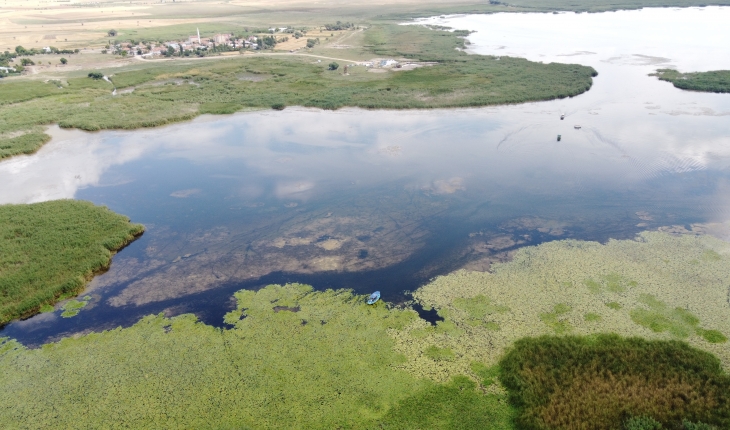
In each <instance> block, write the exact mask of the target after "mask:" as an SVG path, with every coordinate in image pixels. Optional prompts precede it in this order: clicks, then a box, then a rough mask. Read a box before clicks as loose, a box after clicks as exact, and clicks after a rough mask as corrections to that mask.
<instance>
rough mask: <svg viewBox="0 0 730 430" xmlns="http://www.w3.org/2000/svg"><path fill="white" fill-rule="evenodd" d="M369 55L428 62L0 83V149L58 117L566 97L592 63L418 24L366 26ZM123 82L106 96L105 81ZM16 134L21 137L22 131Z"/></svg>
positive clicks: (231, 62) (203, 67) (90, 119)
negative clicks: (489, 52) (373, 68)
mask: <svg viewBox="0 0 730 430" xmlns="http://www.w3.org/2000/svg"><path fill="white" fill-rule="evenodd" d="M365 33H366V34H367V35H366V36H365V40H366V41H367V42H368V43H370V44H372V50H373V55H389V56H395V57H404V58H406V59H410V60H413V61H415V60H423V61H429V62H433V63H434V64H433V65H430V66H425V67H418V68H415V69H413V70H398V69H393V70H389V69H380V71H382V72H384V73H370V72H369V71H367V69H366V68H365V67H364V66H354V67H350V69H349V73H348V74H344V73H343V70H342V69H344V65H345V64H347V63H345V64H343V65H342V67H341V68H340V69H339V70H328V63H329V61H322V62H321V63H318V62H317V60H316V59H315V58H312V57H307V56H296V55H289V54H282V55H255V56H236V57H235V58H231V59H228V60H221V61H207V60H203V61H194V60H191V61H187V62H184V61H171V62H162V63H161V62H150V63H141V65H140V67H139V68H137V69H135V70H130V71H124V72H119V71H117V72H114V70H110V71H104V72H105V73H106V74H108V75H109V76H110V77H111V79H112V81H113V84H111V83H109V82H106V81H104V80H94V79H91V78H88V77H67V78H65V79H63V80H51V81H48V82H39V81H30V82H29V81H25V80H17V81H13V80H10V81H8V82H0V150H1V151H2V152H0V154H2V155H1V156H10V155H13V154H21V153H28V152H31V151H32V150H34V149H35V148H37V147H38V146H40V145H41V144H42V143H43V142H44V139H46V138H44V137H42V134H40V133H39V132H38V127H39V126H42V125H49V124H53V123H58V124H59V125H60V126H61V127H69V128H79V129H82V130H89V131H94V130H101V129H134V128H140V127H152V126H159V125H164V124H168V123H171V122H175V121H182V120H187V119H190V118H193V117H195V116H196V115H199V114H202V113H214V114H223V113H233V112H236V111H239V110H242V109H250V108H267V109H269V108H272V107H274V108H278V109H282V108H284V107H285V106H288V105H299V106H308V107H317V108H322V109H338V108H341V107H344V106H354V107H362V108H368V109H426V108H448V107H467V106H486V105H497V104H506V103H521V102H527V101H536V100H550V99H555V98H563V97H570V96H575V95H578V94H581V93H583V92H585V91H587V90H588V89H589V88H590V87H591V85H592V77H593V76H595V74H596V72H595V70H594V69H593V68H591V67H585V66H580V65H572V64H556V63H551V64H542V63H535V62H530V61H527V60H525V59H520V58H510V57H501V58H496V57H490V56H478V55H467V54H465V53H463V52H459V51H457V50H455V48H457V47H460V46H463V40H462V39H460V38H459V35H460V33H451V32H446V31H437V30H429V29H426V28H423V27H420V26H394V25H387V26H377V27H374V28H371V29H368V30H366V31H365ZM115 86H116V88H117V89H118V90H123V89H127V90H128V91H132V90H133V91H132V92H128V93H125V94H119V95H116V96H113V95H112V89H113V88H114V87H115ZM21 136H26V137H23V138H20V137H21Z"/></svg>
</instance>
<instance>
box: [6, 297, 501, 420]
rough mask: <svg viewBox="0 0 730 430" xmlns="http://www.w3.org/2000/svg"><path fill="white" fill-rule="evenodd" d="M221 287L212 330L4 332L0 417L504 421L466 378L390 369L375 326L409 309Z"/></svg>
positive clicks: (192, 325)
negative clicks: (28, 342)
mask: <svg viewBox="0 0 730 430" xmlns="http://www.w3.org/2000/svg"><path fill="white" fill-rule="evenodd" d="M235 297H236V299H237V307H236V309H235V310H233V311H231V312H229V313H228V314H227V315H226V317H225V321H226V322H227V323H228V328H225V329H219V328H215V327H212V326H209V325H206V324H202V323H199V322H198V321H197V320H196V319H195V317H194V316H193V315H181V316H178V317H174V318H170V319H168V318H165V317H163V316H162V315H157V316H148V317H145V318H144V319H142V320H141V321H140V322H138V323H137V324H135V325H134V326H132V327H129V328H125V329H115V330H111V331H106V332H102V333H91V334H88V335H85V336H80V337H76V338H65V339H63V340H61V341H60V342H58V343H53V344H48V345H44V346H43V347H42V348H39V349H34V350H28V349H26V348H23V347H22V346H21V345H19V344H18V343H17V342H14V341H10V340H6V341H5V342H4V343H3V344H1V345H0V375H1V376H0V380H1V381H2V384H3V390H1V391H0V402H2V404H3V408H0V427H3V428H9V427H13V426H14V425H15V424H17V423H23V425H24V426H26V427H28V428H80V427H83V428H99V427H104V428H302V429H311V428H322V429H331V428H393V429H401V428H429V429H453V428H485V429H507V428H511V424H510V423H511V421H510V419H511V417H512V416H513V413H512V408H511V407H510V406H509V405H507V404H506V401H505V399H504V398H503V397H500V396H496V395H485V394H483V393H482V392H480V391H478V390H477V389H476V383H475V382H473V381H472V380H470V379H468V378H466V377H464V376H457V377H455V378H452V380H451V381H450V382H449V383H446V384H436V383H433V382H431V381H428V380H419V379H417V378H414V377H413V376H412V375H410V374H409V373H408V372H405V371H403V370H400V369H398V368H397V367H398V366H399V365H401V364H402V363H403V362H404V361H405V360H406V358H405V357H404V356H403V355H401V354H399V353H397V352H396V351H395V350H394V348H393V345H394V342H393V340H392V339H391V338H390V337H389V336H388V335H387V332H388V331H390V330H400V329H402V328H403V327H405V326H407V325H408V324H410V323H412V322H413V321H415V320H417V319H418V317H417V314H416V313H415V312H414V311H412V310H408V309H405V310H399V309H388V307H387V306H368V305H366V304H365V298H366V297H365V296H356V295H353V294H352V292H350V291H345V290H337V291H333V290H327V291H320V292H315V291H313V289H312V288H311V287H309V286H305V285H299V284H290V285H284V286H278V285H270V286H267V287H265V288H262V289H260V290H258V291H256V292H254V291H240V292H238V293H236V294H235ZM281 307H286V308H289V309H298V311H297V312H284V311H279V312H277V310H276V309H275V308H281ZM302 321H308V323H307V324H302ZM39 399H41V400H39Z"/></svg>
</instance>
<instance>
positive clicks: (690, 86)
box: [655, 69, 730, 93]
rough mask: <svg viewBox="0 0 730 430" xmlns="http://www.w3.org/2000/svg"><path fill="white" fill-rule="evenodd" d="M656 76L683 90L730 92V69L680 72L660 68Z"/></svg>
mask: <svg viewBox="0 0 730 430" xmlns="http://www.w3.org/2000/svg"><path fill="white" fill-rule="evenodd" d="M655 76H657V77H658V78H659V79H661V80H662V81H667V82H671V83H672V84H673V85H674V86H675V87H677V88H681V89H683V90H691V91H703V92H708V93H730V70H713V71H709V72H694V73H680V72H678V71H677V70H673V69H660V70H657V72H656V74H655Z"/></svg>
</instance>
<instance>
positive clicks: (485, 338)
mask: <svg viewBox="0 0 730 430" xmlns="http://www.w3.org/2000/svg"><path fill="white" fill-rule="evenodd" d="M492 268H493V273H480V272H466V271H458V272H455V273H452V274H450V275H447V276H443V277H439V278H436V279H435V280H434V281H433V282H432V283H431V284H428V285H426V286H424V287H421V288H420V289H419V290H417V291H416V292H415V293H414V297H415V299H416V300H417V301H418V302H420V303H421V304H423V305H424V306H425V307H434V308H436V309H437V310H438V313H439V315H441V316H442V317H443V318H444V321H439V322H438V323H437V325H436V326H431V325H430V324H428V323H426V322H424V321H423V320H416V321H414V322H413V323H411V324H410V325H409V326H407V327H406V328H405V329H404V330H402V331H397V332H396V331H393V332H392V333H391V334H392V335H393V336H394V338H395V339H396V348H397V350H398V351H400V352H402V353H403V354H405V355H406V356H407V357H408V358H409V359H408V361H406V362H404V363H403V364H402V365H401V366H402V367H404V368H405V369H407V370H408V371H409V372H411V373H412V374H414V375H415V376H419V377H428V378H431V379H433V380H435V381H447V380H449V379H450V378H451V377H452V376H453V375H458V374H470V373H469V372H470V369H471V365H472V363H473V362H475V361H476V362H480V363H485V364H486V365H489V366H491V365H494V364H496V363H497V362H498V360H499V357H500V356H501V355H502V354H503V352H504V351H505V350H506V349H508V348H509V347H510V346H511V345H512V344H513V343H514V342H515V341H516V340H517V339H520V338H523V337H535V336H542V335H548V334H563V335H565V334H575V335H586V334H595V333H603V332H613V333H617V334H621V335H624V336H640V337H644V338H647V339H659V340H672V339H677V340H683V341H686V342H688V343H689V344H691V345H692V346H694V347H697V348H699V349H702V350H705V351H708V352H711V353H713V354H715V355H717V356H718V357H719V359H720V361H721V363H722V365H723V367H724V368H726V369H728V368H730V343H729V342H728V341H727V337H728V336H729V335H730V303H728V300H729V298H730V297H729V294H730V291H729V289H730V284H729V283H728V279H730V245H729V244H728V243H727V242H723V241H720V240H718V239H714V238H712V237H707V236H703V237H694V236H682V237H674V236H671V235H669V234H666V233H659V232H654V233H643V234H641V235H640V236H638V237H637V240H622V241H609V242H608V243H606V244H605V245H602V244H599V243H595V242H581V241H574V240H565V241H556V242H550V243H546V244H542V245H539V246H537V247H528V248H522V249H520V250H519V251H517V253H516V254H515V255H514V258H513V260H512V261H510V262H508V263H502V264H495V265H494V266H492ZM434 347H435V348H438V351H441V352H440V353H439V356H440V357H448V358H441V359H440V361H439V363H440V365H439V366H433V362H434V360H433V355H432V356H431V357H429V354H428V353H427V351H431V352H432V354H433V352H434V351H435V350H434V349H433V348H434ZM445 350H448V351H449V352H450V353H447V352H445Z"/></svg>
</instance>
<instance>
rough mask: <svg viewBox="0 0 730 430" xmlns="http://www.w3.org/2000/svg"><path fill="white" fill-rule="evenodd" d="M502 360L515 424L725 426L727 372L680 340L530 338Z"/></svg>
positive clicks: (729, 417)
mask: <svg viewBox="0 0 730 430" xmlns="http://www.w3.org/2000/svg"><path fill="white" fill-rule="evenodd" d="M499 366H500V368H501V374H500V379H501V381H502V383H503V384H504V385H505V387H506V388H507V390H508V391H509V393H510V400H511V402H512V403H513V404H515V405H516V406H517V408H518V411H519V412H518V417H517V425H518V427H519V428H524V429H557V428H586V429H587V428H591V429H615V428H618V427H619V426H620V423H622V422H627V421H628V422H627V424H629V425H627V426H626V428H642V429H651V428H662V427H663V428H668V429H669V428H685V429H687V428H693V427H691V426H690V425H683V423H686V422H688V421H689V422H690V424H691V423H694V424H695V425H698V424H697V423H703V424H705V425H713V426H716V428H728V426H730V375H728V374H727V373H725V372H723V370H722V367H721V365H720V361H719V360H718V359H717V358H715V357H714V356H713V355H711V354H709V353H707V352H704V351H700V350H698V349H695V348H692V347H690V346H688V345H687V344H685V343H683V342H678V341H647V340H644V339H639V338H622V337H620V336H617V335H594V336H587V337H578V336H565V337H553V336H543V337H538V338H527V339H521V340H518V341H517V342H516V343H515V345H514V347H512V348H511V349H510V350H509V352H508V353H507V354H506V356H505V357H504V358H503V359H502V360H501V361H500V363H499ZM639 424H643V425H644V427H641V426H639ZM648 424H651V425H653V426H647V425H648ZM658 424H660V426H657V425H658ZM632 425H633V427H632ZM708 427H709V426H705V428H708Z"/></svg>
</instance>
